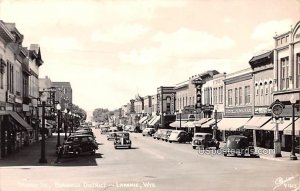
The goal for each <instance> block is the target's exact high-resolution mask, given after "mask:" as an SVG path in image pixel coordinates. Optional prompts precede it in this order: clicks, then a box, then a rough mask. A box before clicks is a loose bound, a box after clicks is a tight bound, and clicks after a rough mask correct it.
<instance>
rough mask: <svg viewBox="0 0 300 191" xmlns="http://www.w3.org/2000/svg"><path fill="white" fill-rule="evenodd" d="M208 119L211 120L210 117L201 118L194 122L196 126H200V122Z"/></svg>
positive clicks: (202, 122)
mask: <svg viewBox="0 0 300 191" xmlns="http://www.w3.org/2000/svg"><path fill="white" fill-rule="evenodd" d="M209 120H211V118H202V119H200V120H198V121H195V122H194V124H195V126H196V127H201V125H202V124H204V123H206V122H208V121H209Z"/></svg>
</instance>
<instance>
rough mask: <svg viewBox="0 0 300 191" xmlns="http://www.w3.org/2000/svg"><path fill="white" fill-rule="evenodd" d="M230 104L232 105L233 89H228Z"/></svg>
mask: <svg viewBox="0 0 300 191" xmlns="http://www.w3.org/2000/svg"><path fill="white" fill-rule="evenodd" d="M228 105H232V90H228Z"/></svg>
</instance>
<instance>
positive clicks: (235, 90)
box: [234, 88, 238, 105]
mask: <svg viewBox="0 0 300 191" xmlns="http://www.w3.org/2000/svg"><path fill="white" fill-rule="evenodd" d="M234 104H235V105H238V89H237V88H235V89H234Z"/></svg>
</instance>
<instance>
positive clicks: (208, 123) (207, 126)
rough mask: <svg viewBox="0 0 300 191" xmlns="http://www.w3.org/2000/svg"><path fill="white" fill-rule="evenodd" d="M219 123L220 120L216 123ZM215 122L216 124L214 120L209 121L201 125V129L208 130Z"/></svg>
mask: <svg viewBox="0 0 300 191" xmlns="http://www.w3.org/2000/svg"><path fill="white" fill-rule="evenodd" d="M220 121H221V119H218V120H217V123H219V122H220ZM215 122H216V121H215V119H212V120H209V121H207V122H206V123H203V124H202V125H201V128H210V127H211V126H213V125H214V124H215Z"/></svg>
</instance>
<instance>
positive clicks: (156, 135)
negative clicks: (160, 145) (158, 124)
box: [153, 129, 165, 140]
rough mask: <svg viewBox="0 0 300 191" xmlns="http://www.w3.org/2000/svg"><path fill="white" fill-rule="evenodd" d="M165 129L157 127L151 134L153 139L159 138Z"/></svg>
mask: <svg viewBox="0 0 300 191" xmlns="http://www.w3.org/2000/svg"><path fill="white" fill-rule="evenodd" d="M164 131H165V129H158V130H157V131H156V132H155V133H154V134H153V139H157V140H159V139H160V138H161V136H162V134H163V132H164Z"/></svg>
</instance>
